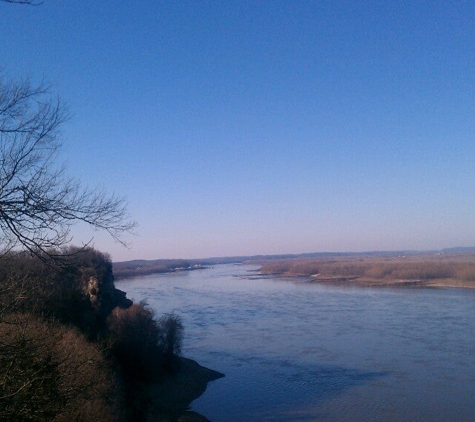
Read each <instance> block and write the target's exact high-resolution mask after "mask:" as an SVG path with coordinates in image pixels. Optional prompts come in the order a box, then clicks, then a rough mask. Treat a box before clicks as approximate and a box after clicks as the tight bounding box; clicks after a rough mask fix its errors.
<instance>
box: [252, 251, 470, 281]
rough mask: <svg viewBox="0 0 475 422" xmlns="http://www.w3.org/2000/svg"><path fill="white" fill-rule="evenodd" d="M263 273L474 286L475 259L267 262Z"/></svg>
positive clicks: (424, 257) (435, 257)
mask: <svg viewBox="0 0 475 422" xmlns="http://www.w3.org/2000/svg"><path fill="white" fill-rule="evenodd" d="M261 272H262V273H264V274H282V275H286V276H312V277H314V278H315V279H317V280H318V279H320V280H326V281H331V280H335V279H338V280H345V279H351V280H369V281H373V282H374V281H377V280H379V281H381V282H382V284H385V283H388V282H391V281H414V282H421V283H422V282H430V281H435V280H437V281H438V282H439V283H442V284H443V281H444V280H445V281H446V284H447V285H450V284H451V283H452V284H454V285H457V286H460V285H462V286H463V285H464V283H465V285H466V287H472V284H473V283H471V282H474V281H475V256H474V255H460V256H443V255H442V256H441V255H414V256H409V257H393V258H386V257H385V258H379V257H365V258H361V257H345V258H334V259H327V258H308V259H298V258H297V259H284V260H277V261H267V262H264V263H263V264H262V267H261Z"/></svg>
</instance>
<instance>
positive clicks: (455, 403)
mask: <svg viewBox="0 0 475 422" xmlns="http://www.w3.org/2000/svg"><path fill="white" fill-rule="evenodd" d="M255 268H256V267H248V266H237V265H218V266H216V267H214V268H210V269H205V270H196V271H191V272H183V273H175V274H167V275H152V276H147V277H142V278H136V279H132V280H124V281H121V282H118V283H117V287H118V288H120V289H122V290H125V291H126V292H127V294H128V296H129V297H130V298H132V299H133V300H134V301H138V300H142V299H146V300H147V302H148V304H149V305H150V306H151V307H152V308H153V309H154V310H155V311H156V312H157V313H158V314H162V313H170V312H175V313H177V314H179V315H181V316H182V318H183V322H184V325H185V342H184V350H183V352H184V355H185V356H186V357H190V358H192V359H195V360H197V361H198V362H199V363H200V364H202V365H204V366H207V367H209V368H212V369H216V370H218V371H220V372H223V373H224V374H226V377H225V378H222V379H220V380H217V381H214V382H212V383H210V384H209V385H208V389H207V391H206V393H205V394H203V396H201V397H200V398H199V399H197V400H195V401H194V402H193V403H192V404H191V409H192V410H195V411H197V412H199V413H201V414H203V415H205V416H206V417H207V418H209V419H210V420H211V421H213V422H220V421H226V422H232V421H475V331H474V325H475V292H474V291H471V290H456V289H440V290H436V289H370V288H365V289H361V288H338V287H328V286H321V285H318V284H312V283H307V282H305V281H304V280H301V281H299V282H295V280H293V281H289V280H282V279H276V278H272V277H261V276H258V275H257V274H256V273H255V272H253V271H250V270H252V269H255Z"/></svg>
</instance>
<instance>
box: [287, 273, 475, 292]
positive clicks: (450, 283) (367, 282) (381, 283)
mask: <svg viewBox="0 0 475 422" xmlns="http://www.w3.org/2000/svg"><path fill="white" fill-rule="evenodd" d="M286 276H287V277H288V276H295V277H302V275H301V274H300V275H297V274H293V275H289V274H286ZM309 277H310V281H309V282H311V283H322V284H332V285H340V286H360V287H412V288H417V287H420V288H422V287H445V288H463V289H474V288H475V281H464V280H456V279H452V278H443V279H433V280H400V279H382V280H381V279H371V278H364V277H321V276H319V275H318V274H315V275H311V276H309Z"/></svg>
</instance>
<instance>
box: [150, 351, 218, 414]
mask: <svg viewBox="0 0 475 422" xmlns="http://www.w3.org/2000/svg"><path fill="white" fill-rule="evenodd" d="M222 377H224V374H222V373H220V372H218V371H214V370H212V369H208V368H205V367H204V366H201V365H199V364H198V363H197V362H195V361H194V360H191V359H187V358H180V365H179V368H178V369H177V370H176V371H175V372H174V373H173V374H171V375H167V376H165V377H163V378H162V379H161V380H160V382H157V383H154V384H151V385H149V386H148V387H146V389H145V391H144V392H143V395H144V400H145V401H146V402H147V403H149V406H148V415H147V421H150V422H172V421H173V422H180V421H182V422H184V421H187V422H205V421H207V419H206V418H205V417H204V416H202V415H200V414H198V413H196V412H192V411H190V410H188V407H189V405H190V404H191V402H193V400H196V399H197V398H198V397H200V396H201V395H202V394H203V393H204V392H205V391H206V387H207V385H208V383H209V382H211V381H215V380H217V379H219V378H222Z"/></svg>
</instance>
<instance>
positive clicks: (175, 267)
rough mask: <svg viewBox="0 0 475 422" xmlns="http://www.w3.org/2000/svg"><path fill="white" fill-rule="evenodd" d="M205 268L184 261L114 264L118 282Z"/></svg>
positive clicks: (163, 260) (165, 260) (139, 261)
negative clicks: (156, 274)
mask: <svg viewBox="0 0 475 422" xmlns="http://www.w3.org/2000/svg"><path fill="white" fill-rule="evenodd" d="M199 268H203V264H201V263H200V262H194V261H187V260H183V259H157V260H153V261H146V260H135V261H126V262H116V263H114V276H115V278H116V280H118V279H124V278H130V277H139V276H144V275H148V274H155V273H167V272H172V271H183V270H192V269H199Z"/></svg>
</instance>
